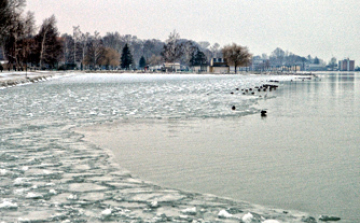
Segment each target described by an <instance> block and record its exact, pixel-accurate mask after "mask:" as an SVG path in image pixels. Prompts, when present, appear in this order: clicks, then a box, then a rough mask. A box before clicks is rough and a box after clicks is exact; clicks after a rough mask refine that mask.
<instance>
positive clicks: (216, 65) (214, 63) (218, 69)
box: [208, 58, 230, 74]
mask: <svg viewBox="0 0 360 223" xmlns="http://www.w3.org/2000/svg"><path fill="white" fill-rule="evenodd" d="M208 71H209V73H215V74H224V73H229V72H230V67H229V66H228V65H227V64H226V61H225V60H224V59H223V58H212V59H211V61H210V66H209V70H208Z"/></svg>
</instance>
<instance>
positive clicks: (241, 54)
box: [222, 43, 251, 73]
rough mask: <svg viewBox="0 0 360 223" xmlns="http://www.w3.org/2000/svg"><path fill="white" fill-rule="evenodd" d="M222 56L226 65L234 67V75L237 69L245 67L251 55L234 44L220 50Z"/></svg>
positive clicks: (244, 48)
mask: <svg viewBox="0 0 360 223" xmlns="http://www.w3.org/2000/svg"><path fill="white" fill-rule="evenodd" d="M222 54H223V58H224V59H225V60H226V63H227V64H228V65H229V66H234V67H235V73H236V68H237V67H239V66H244V65H247V64H248V63H249V61H250V59H251V54H250V53H249V51H248V48H247V47H243V46H239V45H237V44H235V43H233V44H232V45H227V46H225V47H224V48H222Z"/></svg>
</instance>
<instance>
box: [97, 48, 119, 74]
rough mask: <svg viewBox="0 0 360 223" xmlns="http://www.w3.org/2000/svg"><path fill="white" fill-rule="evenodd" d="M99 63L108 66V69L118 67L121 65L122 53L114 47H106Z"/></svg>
mask: <svg viewBox="0 0 360 223" xmlns="http://www.w3.org/2000/svg"><path fill="white" fill-rule="evenodd" d="M99 64H101V65H103V66H106V69H109V68H110V67H111V68H114V67H117V66H119V65H120V54H119V53H118V52H116V50H114V49H112V48H109V47H105V48H104V49H103V56H102V57H101V58H100V59H99Z"/></svg>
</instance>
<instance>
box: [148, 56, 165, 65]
mask: <svg viewBox="0 0 360 223" xmlns="http://www.w3.org/2000/svg"><path fill="white" fill-rule="evenodd" d="M147 63H148V64H149V65H150V66H157V65H160V64H162V63H164V59H163V57H162V56H156V55H155V54H153V55H152V56H151V57H150V58H149V59H148V60H147Z"/></svg>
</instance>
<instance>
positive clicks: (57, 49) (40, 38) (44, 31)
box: [35, 15, 62, 69]
mask: <svg viewBox="0 0 360 223" xmlns="http://www.w3.org/2000/svg"><path fill="white" fill-rule="evenodd" d="M35 39H36V40H37V42H38V43H39V47H38V48H39V54H40V58H39V61H40V68H41V69H42V68H44V63H46V64H48V65H49V66H51V67H54V66H55V63H57V61H58V59H59V57H60V55H62V44H61V42H60V40H59V39H58V31H57V28H56V19H55V16H54V15H52V16H51V17H50V18H47V19H45V20H44V22H43V24H42V25H41V28H40V32H39V34H38V35H37V36H36V37H35Z"/></svg>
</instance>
